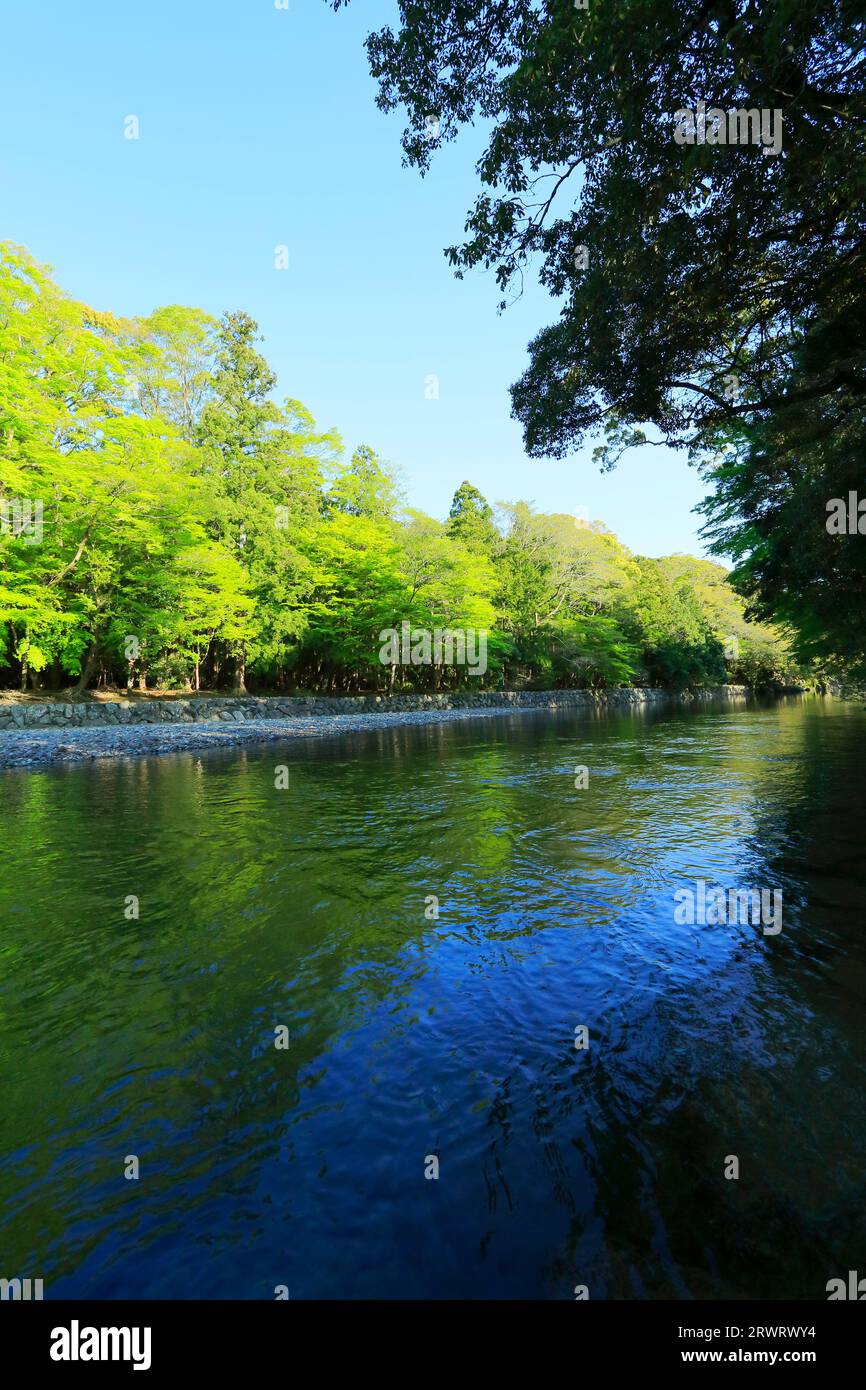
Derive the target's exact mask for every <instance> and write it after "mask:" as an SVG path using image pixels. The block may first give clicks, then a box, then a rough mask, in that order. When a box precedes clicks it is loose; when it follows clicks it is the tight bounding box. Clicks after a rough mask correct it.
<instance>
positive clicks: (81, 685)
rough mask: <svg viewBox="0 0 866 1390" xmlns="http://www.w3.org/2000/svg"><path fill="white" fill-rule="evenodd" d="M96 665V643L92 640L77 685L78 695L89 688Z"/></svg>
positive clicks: (76, 691)
mask: <svg viewBox="0 0 866 1390" xmlns="http://www.w3.org/2000/svg"><path fill="white" fill-rule="evenodd" d="M95 666H96V643H95V642H91V644H90V646H89V647H88V648H87V656H86V657H85V658H84V665H83V666H82V668H81V675H80V676H79V677H78V682H77V684H76V686H75V693H76V695H82V694H83V693H84V691H85V690H86V689H87V687H88V685H89V684H90V678H91V676H92V675H93V671H94V668H95Z"/></svg>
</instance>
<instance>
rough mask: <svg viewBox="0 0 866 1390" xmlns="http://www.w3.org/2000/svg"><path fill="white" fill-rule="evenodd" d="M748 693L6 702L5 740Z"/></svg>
mask: <svg viewBox="0 0 866 1390" xmlns="http://www.w3.org/2000/svg"><path fill="white" fill-rule="evenodd" d="M748 693H749V692H748V690H747V688H746V687H745V686H742V685H725V686H718V687H715V688H714V689H710V690H697V691H686V692H684V693H683V694H681V695H672V694H671V693H670V692H669V691H665V690H650V689H638V688H632V687H629V688H627V689H622V690H605V691H601V692H599V693H592V692H590V691H586V690H520V691H508V690H505V691H488V692H486V693H479V694H477V695H473V694H472V693H471V692H469V693H462V692H461V693H456V694H443V695H393V696H389V695H350V696H338V697H334V696H332V697H328V696H322V695H311V696H308V697H289V696H286V697H282V696H279V695H264V696H252V695H243V696H198V697H196V696H192V697H190V698H189V699H185V700H166V699H159V698H155V699H142V700H122V699H119V700H90V701H81V702H75V703H69V704H60V703H57V704H36V703H29V702H23V703H21V704H16V703H14V702H12V701H9V702H5V703H4V702H0V732H2V731H3V730H11V729H46V728H70V729H71V728H98V727H102V728H111V727H114V726H117V725H125V724H193V723H198V722H203V721H210V720H221V721H223V722H225V723H231V722H235V723H240V724H245V723H247V722H248V721H249V720H254V719H287V718H288V719H290V718H298V717H304V716H306V717H309V716H311V715H320V714H327V715H335V714H366V713H373V712H376V713H378V714H387V713H388V712H389V711H394V713H407V712H410V711H412V710H435V709H496V708H502V709H511V708H518V709H528V708H535V707H542V708H544V707H546V708H549V709H556V708H559V707H577V708H584V709H592V708H600V707H604V706H622V707H630V706H633V705H646V704H662V703H665V702H669V701H678V702H681V703H691V702H693V701H697V700H700V701H703V700H714V699H725V700H732V699H740V700H741V699H745V697H746V696H747V695H748Z"/></svg>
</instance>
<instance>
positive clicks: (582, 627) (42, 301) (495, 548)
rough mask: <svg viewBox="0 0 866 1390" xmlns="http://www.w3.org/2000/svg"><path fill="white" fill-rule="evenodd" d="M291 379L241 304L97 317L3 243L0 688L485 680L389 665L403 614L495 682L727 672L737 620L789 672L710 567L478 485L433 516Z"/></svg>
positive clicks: (402, 684) (676, 682) (762, 673)
mask: <svg viewBox="0 0 866 1390" xmlns="http://www.w3.org/2000/svg"><path fill="white" fill-rule="evenodd" d="M275 390H276V379H275V377H274V374H273V372H272V371H271V369H270V367H269V365H268V363H267V360H266V358H265V357H264V355H263V354H262V352H261V351H260V338H259V333H258V328H257V325H256V324H255V322H254V321H253V320H252V319H251V318H250V317H249V315H247V314H245V313H243V312H229V313H226V314H224V315H223V317H222V318H221V319H220V320H219V321H216V320H214V319H212V318H210V317H209V316H208V315H207V314H204V313H203V312H202V311H200V310H197V309H190V308H185V307H183V306H179V305H172V306H169V307H168V308H165V309H158V310H156V311H155V312H154V313H153V314H151V315H149V316H148V317H147V318H144V319H141V320H131V319H124V318H119V317H115V316H113V315H111V314H106V313H101V312H99V313H98V312H96V311H94V310H92V309H90V308H88V307H87V306H86V305H84V304H80V303H77V302H75V301H74V300H72V299H71V298H69V297H68V296H67V295H65V294H64V293H63V292H62V291H61V290H60V289H59V288H58V287H57V286H56V285H55V284H54V282H53V280H52V279H51V276H50V275H49V273H48V271H47V270H46V269H45V268H44V267H42V266H39V265H38V264H37V263H36V262H35V261H34V260H33V259H32V258H31V257H30V256H29V254H28V253H27V252H26V251H25V250H23V249H22V248H20V247H16V246H13V245H11V244H9V243H5V244H3V245H2V247H0V504H2V507H3V518H4V523H3V527H2V530H0V566H2V568H0V680H2V682H3V683H5V684H7V685H10V684H17V685H19V686H20V687H21V688H22V689H60V688H64V687H65V686H67V685H68V683H69V682H70V681H74V682H76V683H77V684H78V687H79V689H81V690H84V689H85V688H88V687H92V686H94V685H99V684H101V685H118V684H120V685H124V684H125V685H126V686H127V687H135V686H137V687H139V688H140V689H146V688H148V687H155V688H174V689H195V690H204V689H223V688H234V689H235V690H243V689H245V688H246V686H247V684H248V682H251V683H252V685H253V686H254V688H256V689H290V688H300V689H311V690H347V691H348V690H358V689H377V688H379V689H386V688H387V689H402V688H413V687H414V688H417V687H420V688H430V689H445V688H454V687H456V686H458V685H460V684H466V683H467V682H472V681H475V682H476V688H477V683H478V681H479V680H480V677H478V676H475V677H473V676H471V675H470V674H469V673H468V671H467V670H466V668H465V667H461V666H460V665H452V666H444V665H440V666H436V665H429V666H424V665H421V666H407V667H401V668H400V670H399V671H398V670H397V669H396V667H391V668H390V669H388V670H386V669H384V668H383V665H382V662H381V660H380V647H381V642H380V633H381V632H382V630H383V629H398V628H400V627H401V625H402V624H403V623H404V622H405V623H408V624H409V625H410V627H417V628H421V629H424V630H427V631H432V630H435V629H437V628H438V629H458V630H459V629H462V630H464V631H465V630H468V629H472V630H474V631H475V632H481V631H483V632H485V633H487V641H488V656H487V671H486V673H485V675H484V677H483V680H484V683H486V684H487V685H494V686H496V685H503V684H507V685H514V684H517V685H536V686H547V685H553V684H556V685H570V686H596V685H610V684H618V683H628V682H631V681H639V682H641V681H649V682H658V683H664V684H669V685H673V686H681V685H685V684H696V685H699V684H705V683H707V682H712V683H715V682H717V681H720V680H723V679H724V678H725V677H726V676H727V678H729V679H733V680H737V679H740V678H742V676H743V674H744V670H743V668H741V667H740V666H738V665H737V663H736V661H733V662H732V661H731V660H728V662H727V664H726V662H725V657H724V651H725V646H726V644H727V643H728V641H729V637H730V634H731V633H732V632H734V631H741V632H742V633H750V634H752V635H753V637H754V639H755V644H756V645H755V650H760V654H761V660H760V661H757V662H755V663H753V666H752V668H751V670H750V671H749V673H748V674H749V679H750V680H751V681H753V682H754V683H757V684H760V683H762V682H767V681H772V680H780V679H786V678H787V677H788V676H789V675H790V674H792V673H793V672H794V671H795V665H794V663H793V661H792V658H791V655H790V653H789V651H788V648H787V646H786V644H785V641H784V640H783V638H782V637H781V635H780V634H779V633H778V632H775V631H772V630H771V629H769V628H766V627H764V628H759V627H755V626H753V625H750V624H748V623H747V622H746V621H745V618H744V617H743V604H742V601H741V600H740V599H739V598H738V597H737V595H736V594H735V593H734V592H733V590H732V589H731V588H730V586H729V585H728V584H727V580H726V577H725V572H724V570H723V569H722V568H721V567H720V566H717V565H714V564H711V563H709V562H706V561H704V562H701V561H696V560H690V559H689V558H688V557H672V558H671V559H670V560H649V559H642V558H640V557H636V556H633V555H631V554H630V552H629V551H628V550H627V549H626V548H625V547H624V546H623V545H621V543H620V542H619V541H618V540H617V538H616V537H615V536H614V535H612V534H611V532H610V531H608V530H607V528H606V527H604V526H603V525H602V524H601V523H593V524H592V525H589V524H587V523H585V522H581V521H578V520H577V519H576V518H574V517H570V516H564V515H544V514H540V513H537V512H535V511H534V510H533V508H532V507H531V506H530V505H529V504H528V503H526V502H517V503H515V504H513V505H508V504H501V505H499V506H498V507H497V508H494V507H493V506H492V505H491V504H490V503H489V502H488V501H487V499H486V498H484V497H483V496H482V495H481V493H480V492H479V491H478V489H477V488H475V487H474V486H473V485H472V483H470V482H468V481H465V482H463V483H462V484H461V485H460V487H459V488H458V489H457V491H456V492H455V495H454V499H453V502H452V505H451V509H450V514H449V516H448V518H447V520H445V521H440V520H438V519H436V518H434V517H430V516H427V515H425V514H424V513H422V512H419V511H417V510H414V509H412V508H410V507H407V506H406V504H405V500H404V497H403V490H402V486H401V484H400V480H399V477H398V474H397V472H396V470H395V469H394V467H393V466H391V465H390V464H388V463H387V462H386V461H385V460H383V459H382V458H381V457H380V456H379V455H378V454H377V453H376V451H375V450H374V449H373V448H372V447H371V446H369V445H360V446H358V447H357V448H356V449H355V450H354V451H353V452H352V453H351V454H349V455H348V456H347V451H346V450H345V448H344V445H343V441H342V439H341V438H340V436H339V434H338V433H337V432H336V430H333V429H331V430H327V431H322V430H320V429H319V428H318V427H317V425H316V423H315V421H314V420H313V419H312V417H311V416H310V414H309V412H308V411H307V410H306V409H305V407H304V406H303V405H301V404H300V402H298V401H296V400H292V399H288V400H285V401H284V402H283V403H282V404H280V403H279V402H278V400H277V399H275ZM16 509H17V510H16ZM37 519H38V524H37ZM31 523H32V524H31ZM37 531H38V534H37Z"/></svg>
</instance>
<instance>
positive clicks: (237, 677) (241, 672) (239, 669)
mask: <svg viewBox="0 0 866 1390" xmlns="http://www.w3.org/2000/svg"><path fill="white" fill-rule="evenodd" d="M246 675H247V649H246V646H245V645H244V644H241V649H240V652H239V653H238V655H237V657H236V658H235V674H234V679H233V682H232V692H233V694H235V695H246V693H247V682H246Z"/></svg>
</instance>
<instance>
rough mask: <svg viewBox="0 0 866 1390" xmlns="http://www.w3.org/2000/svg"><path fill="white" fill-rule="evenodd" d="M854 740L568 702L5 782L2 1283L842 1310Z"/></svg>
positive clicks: (145, 1292)
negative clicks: (280, 1039)
mask: <svg viewBox="0 0 866 1390" xmlns="http://www.w3.org/2000/svg"><path fill="white" fill-rule="evenodd" d="M864 724H866V720H864V715H863V713H862V712H861V711H860V710H857V709H855V708H853V707H850V706H843V705H834V704H832V703H831V702H823V701H800V700H797V701H794V702H777V703H776V704H773V705H768V706H760V705H755V706H753V707H750V708H749V709H748V710H738V711H735V712H731V711H724V710H722V711H719V710H701V711H700V712H697V713H695V712H685V711H676V712H672V711H666V712H660V711H657V710H655V711H647V712H644V713H642V714H634V715H602V716H600V717H597V718H592V719H587V718H586V717H585V716H579V715H575V714H574V713H573V712H568V711H558V712H555V713H551V714H547V713H546V714H543V715H537V714H533V715H532V716H529V717H525V716H509V715H506V716H503V717H502V718H495V719H483V720H477V721H467V722H465V723H459V724H458V723H455V724H430V725H424V726H399V727H397V728H391V729H387V730H378V731H375V732H371V733H369V734H363V735H346V736H342V737H340V738H332V739H327V740H310V741H303V740H298V741H292V742H288V743H286V744H285V745H278V746H274V745H268V746H263V747H259V748H251V747H245V748H242V749H238V750H234V751H230V752H228V751H225V752H214V753H208V754H207V755H178V756H177V757H174V758H169V759H165V758H155V759H140V760H138V759H136V760H129V761H126V762H106V763H97V764H95V765H93V766H89V767H84V768H82V767H66V768H64V767H61V768H58V769H56V770H54V771H52V772H50V773H39V774H33V773H25V772H14V773H7V774H5V776H4V778H3V783H4V792H5V794H6V795H5V807H6V809H5V811H4V820H3V829H4V840H5V848H6V854H5V869H6V872H5V873H4V876H3V880H2V883H0V956H2V963H3V965H2V984H0V1065H2V1072H3V1077H4V1097H5V1104H4V1114H3V1118H2V1121H0V1137H2V1141H3V1142H2V1158H0V1200H2V1203H3V1206H2V1216H0V1250H2V1256H3V1265H4V1269H3V1270H2V1271H0V1272H3V1273H6V1274H7V1275H8V1276H10V1277H11V1276H12V1275H14V1274H20V1275H22V1276H27V1275H32V1276H33V1277H43V1278H44V1279H45V1281H46V1292H47V1294H48V1295H49V1296H50V1294H51V1293H54V1294H56V1295H57V1296H63V1295H67V1296H85V1297H100V1296H101V1297H111V1296H118V1295H126V1296H131V1297H145V1296H155V1297H228V1296H236V1297H250V1298H254V1297H265V1298H268V1297H272V1296H273V1289H274V1286H275V1285H276V1284H278V1283H285V1284H288V1285H289V1288H290V1290H291V1295H292V1297H293V1298H296V1297H298V1298H303V1297H311V1296H325V1297H337V1298H339V1297H369V1296H377V1295H378V1296H382V1297H470V1298H471V1297H478V1296H486V1297H505V1298H508V1297H520V1296H528V1297H545V1298H547V1297H559V1298H570V1297H572V1296H573V1292H572V1291H573V1287H574V1285H575V1284H578V1283H583V1284H587V1285H588V1286H589V1289H590V1295H591V1296H592V1297H648V1298H659V1297H697V1298H701V1297H720V1296H731V1297H740V1296H743V1297H751V1296H759V1297H762V1296H763V1297H785V1296H791V1297H803V1298H816V1297H817V1298H821V1297H824V1296H825V1293H824V1288H825V1284H826V1281H827V1279H829V1278H831V1277H834V1276H835V1275H837V1274H844V1273H845V1272H846V1271H847V1270H848V1269H849V1268H857V1267H858V1265H857V1261H858V1259H859V1260H860V1261H861V1262H862V1250H863V1248H864V1242H863V1236H864V1221H863V1216H862V1214H861V1212H862V1206H863V1204H862V1201H861V1200H860V1199H861V1198H862V1195H863V1193H862V1179H861V1177H860V1175H859V1172H858V1155H859V1154H860V1153H861V1152H862V1147H863V1138H864V1116H863V1110H862V1095H863V1081H864V1064H866V1055H864V1030H863V1023H862V1017H863V1013H862V1004H863V993H864V970H863V965H864V960H863V945H862V938H861V935H860V932H859V928H858V918H857V915H856V913H855V911H854V908H855V905H859V902H860V901H862V890H863V877H864V871H863V857H862V849H863V838H864V817H863V809H864V807H863V792H862V786H861V783H860V780H859V778H858V777H857V771H856V756H855V755H856V753H857V751H858V744H859V743H860V742H862V733H863V729H864ZM283 764H285V765H287V766H288V767H289V769H290V777H289V786H288V788H287V789H286V790H278V789H277V787H276V786H275V768H276V767H277V766H278V765H283ZM579 765H586V766H587V767H588V768H589V773H590V776H589V786H588V787H587V788H586V789H584V790H581V789H578V788H576V787H575V769H576V767H577V766H579ZM701 877H703V878H705V879H707V880H708V881H711V882H712V883H714V884H719V885H722V886H725V887H730V886H742V887H755V886H765V887H775V886H779V887H781V888H782V889H783V894H784V926H783V930H782V932H781V933H780V934H779V935H778V936H776V937H765V936H764V935H763V934H762V932H761V928H760V926H757V927H756V926H753V925H751V924H746V925H740V924H736V923H733V924H728V925H722V926H701V925H692V926H689V925H679V924H678V923H677V922H676V921H675V918H674V897H673V895H674V892H675V891H676V889H677V888H680V887H682V886H688V884H689V883H692V884H693V883H694V881H695V880H696V879H697V878H701ZM133 895H134V896H135V897H136V898H138V900H139V916H138V918H137V919H136V918H130V917H128V916H125V915H124V914H125V905H126V904H127V901H128V899H129V898H130V896H133ZM433 896H435V898H436V899H438V916H437V915H433V911H432V907H431V898H432V897H433ZM281 1024H282V1025H285V1026H287V1027H288V1028H289V1029H290V1034H291V1046H290V1047H289V1049H288V1050H287V1051H278V1050H276V1049H275V1047H274V1029H275V1027H277V1026H278V1025H281ZM579 1026H585V1027H587V1028H588V1029H589V1037H590V1044H589V1047H588V1049H586V1050H585V1051H578V1050H577V1049H576V1048H575V1045H574V1041H575V1029H576V1028H577V1027H579ZM129 1154H136V1155H138V1157H139V1159H140V1165H141V1177H140V1179H139V1180H138V1181H126V1180H125V1179H124V1177H123V1169H124V1160H125V1157H126V1156H127V1155H129ZM429 1155H436V1156H438V1158H439V1162H440V1176H439V1179H438V1181H428V1180H426V1179H425V1176H424V1171H425V1164H426V1162H427V1158H428V1156H429ZM728 1155H737V1156H738V1158H739V1160H740V1178H739V1179H738V1180H737V1181H729V1180H726V1179H725V1176H724V1170H725V1162H726V1158H727V1156H728ZM7 1267H8V1268H7Z"/></svg>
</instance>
